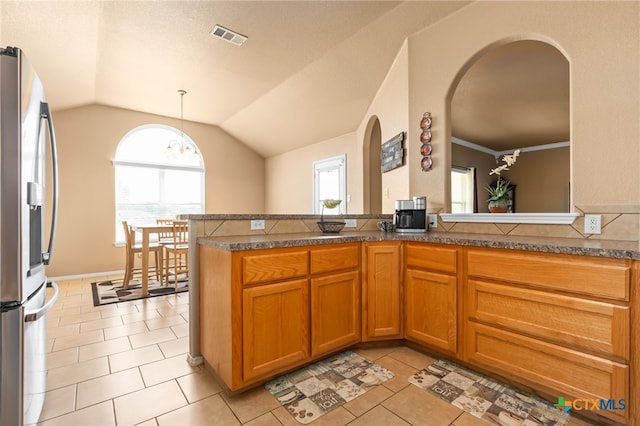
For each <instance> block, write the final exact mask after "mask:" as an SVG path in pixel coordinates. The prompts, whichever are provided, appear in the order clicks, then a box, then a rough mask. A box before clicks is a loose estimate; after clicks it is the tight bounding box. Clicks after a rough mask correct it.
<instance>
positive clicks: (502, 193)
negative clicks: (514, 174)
mask: <svg viewBox="0 0 640 426" xmlns="http://www.w3.org/2000/svg"><path fill="white" fill-rule="evenodd" d="M510 189H511V184H510V183H509V181H506V180H504V179H501V178H500V176H498V180H497V182H496V183H495V184H494V185H487V192H488V193H489V200H487V201H488V207H489V211H490V212H491V213H505V212H506V211H507V207H508V206H509V190H510Z"/></svg>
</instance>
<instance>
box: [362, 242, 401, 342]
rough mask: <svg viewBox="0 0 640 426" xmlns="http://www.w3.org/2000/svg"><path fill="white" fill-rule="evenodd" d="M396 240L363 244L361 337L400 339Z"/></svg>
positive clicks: (399, 298) (367, 338) (398, 243)
mask: <svg viewBox="0 0 640 426" xmlns="http://www.w3.org/2000/svg"><path fill="white" fill-rule="evenodd" d="M400 247H401V246H400V242H392V243H382V244H381V243H365V246H364V250H365V265H364V268H363V269H364V274H363V283H364V285H363V291H364V296H363V298H364V304H363V309H364V312H363V316H362V317H363V321H364V327H363V337H362V340H364V341H369V340H376V339H392V338H402V321H401V318H402V314H401V309H400V306H401V301H402V296H401V294H402V293H401V288H402V286H401V269H400V267H401V263H402V258H401V255H400Z"/></svg>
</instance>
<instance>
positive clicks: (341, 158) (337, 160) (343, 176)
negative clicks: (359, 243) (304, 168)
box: [312, 154, 347, 215]
mask: <svg viewBox="0 0 640 426" xmlns="http://www.w3.org/2000/svg"><path fill="white" fill-rule="evenodd" d="M333 169H338V194H339V195H338V197H339V198H338V199H340V200H342V203H340V204H339V205H338V208H337V209H325V210H324V212H323V210H322V204H321V203H320V201H321V200H320V188H319V184H320V180H319V175H320V173H322V172H326V171H330V170H333ZM312 202H313V212H314V214H321V213H324V214H328V215H338V214H346V212H347V154H341V155H336V156H334V157H328V158H324V159H322V160H315V161H314V162H313V200H312Z"/></svg>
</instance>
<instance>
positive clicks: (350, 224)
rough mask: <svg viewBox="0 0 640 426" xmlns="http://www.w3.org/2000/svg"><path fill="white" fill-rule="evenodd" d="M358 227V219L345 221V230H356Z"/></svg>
mask: <svg viewBox="0 0 640 426" xmlns="http://www.w3.org/2000/svg"><path fill="white" fill-rule="evenodd" d="M357 226H358V223H357V221H356V219H345V220H344V227H345V228H355V227H357Z"/></svg>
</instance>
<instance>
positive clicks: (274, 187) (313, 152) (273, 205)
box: [265, 133, 362, 214]
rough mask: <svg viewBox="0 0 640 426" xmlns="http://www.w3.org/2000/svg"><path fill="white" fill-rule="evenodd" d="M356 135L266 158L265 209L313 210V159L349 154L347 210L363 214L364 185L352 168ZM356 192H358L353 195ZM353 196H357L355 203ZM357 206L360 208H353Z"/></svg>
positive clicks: (276, 211) (355, 159) (284, 211)
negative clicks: (362, 196) (361, 196)
mask: <svg viewBox="0 0 640 426" xmlns="http://www.w3.org/2000/svg"><path fill="white" fill-rule="evenodd" d="M354 138H355V134H354V133H349V134H346V135H343V136H340V137H337V138H334V139H331V140H329V141H325V142H323V143H318V144H314V145H310V146H307V147H304V148H300V149H296V150H293V151H289V152H286V153H284V154H282V155H276V156H273V157H270V158H268V159H266V161H265V175H266V179H265V193H266V203H265V206H266V208H265V210H266V212H267V213H270V214H312V213H313V162H314V161H316V160H322V159H324V158H330V157H335V156H337V155H342V154H346V156H347V194H348V197H349V198H350V199H351V201H350V202H347V213H360V212H361V210H358V209H359V208H361V202H360V198H359V195H357V194H359V193H361V192H362V191H361V189H360V188H362V184H361V183H360V182H359V181H357V180H355V179H354V178H353V177H354V176H353V173H351V171H352V170H353V169H355V168H357V167H358V162H360V161H361V160H360V158H361V157H358V156H356V155H355V152H354V148H355V146H356V144H355V139H354ZM353 194H356V196H355V197H354V195H353ZM354 198H355V199H356V201H355V203H354ZM354 205H356V206H357V207H356V208H355V209H354V207H353V206H354Z"/></svg>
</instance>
